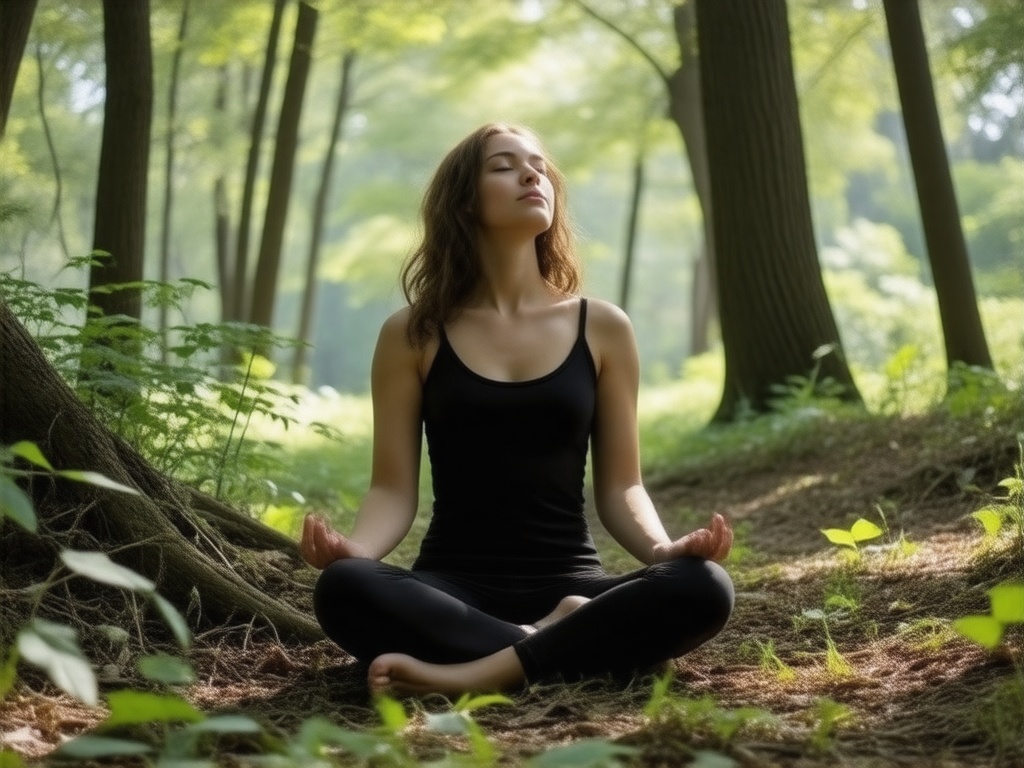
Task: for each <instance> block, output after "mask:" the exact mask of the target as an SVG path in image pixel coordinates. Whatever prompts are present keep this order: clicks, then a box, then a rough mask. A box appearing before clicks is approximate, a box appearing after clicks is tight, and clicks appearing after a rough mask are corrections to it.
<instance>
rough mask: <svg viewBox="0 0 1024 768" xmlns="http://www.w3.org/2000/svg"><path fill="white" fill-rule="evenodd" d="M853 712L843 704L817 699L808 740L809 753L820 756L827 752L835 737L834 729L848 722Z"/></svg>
mask: <svg viewBox="0 0 1024 768" xmlns="http://www.w3.org/2000/svg"><path fill="white" fill-rule="evenodd" d="M852 716H853V712H852V711H851V710H850V708H849V707H848V706H846V705H845V704H840V703H839V702H837V701H833V700H832V699H825V698H822V699H818V700H817V701H815V703H814V710H813V719H812V728H811V733H810V737H809V739H808V746H809V747H810V750H811V752H813V753H815V754H822V753H824V752H826V751H828V748H829V747H830V746H831V744H832V740H833V738H834V737H835V732H836V729H837V728H838V727H839V726H840V725H841V724H843V723H847V722H849V720H850V719H851V718H852Z"/></svg>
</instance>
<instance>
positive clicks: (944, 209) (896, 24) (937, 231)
mask: <svg viewBox="0 0 1024 768" xmlns="http://www.w3.org/2000/svg"><path fill="white" fill-rule="evenodd" d="M883 5H884V7H885V19H886V23H887V25H888V28H889V45H890V46H891V48H892V62H893V69H894V70H895V72H896V85H897V87H898V89H899V94H900V106H901V107H902V110H903V124H904V125H905V126H906V131H907V148H908V150H909V151H910V163H911V165H912V166H913V169H914V182H915V184H916V186H917V200H918V203H919V204H920V207H921V223H922V225H923V227H924V239H925V243H926V244H927V246H928V260H929V262H930V263H931V268H932V279H933V280H934V281H935V294H936V296H937V297H938V301H939V316H940V317H941V319H942V335H943V337H944V339H945V342H946V361H947V363H948V364H949V365H950V366H952V365H953V364H954V363H966V364H967V365H977V366H981V367H983V368H992V358H991V356H990V355H989V351H988V344H987V343H986V341H985V331H984V330H983V328H982V325H981V316H980V314H979V313H978V300H977V297H976V296H975V293H974V281H973V278H972V276H971V265H970V261H969V259H968V257H967V244H966V242H965V240H964V233H963V228H962V227H961V225H960V211H959V209H958V207H957V202H956V192H955V191H954V189H953V178H952V176H951V175H950V171H949V159H948V158H947V156H946V143H945V141H943V138H942V125H941V123H940V122H939V110H938V107H937V106H936V105H935V90H934V88H933V86H932V76H931V70H930V69H929V67H928V50H927V48H926V47H925V40H924V30H923V29H922V28H921V15H920V10H919V8H918V4H917V0H884V1H883Z"/></svg>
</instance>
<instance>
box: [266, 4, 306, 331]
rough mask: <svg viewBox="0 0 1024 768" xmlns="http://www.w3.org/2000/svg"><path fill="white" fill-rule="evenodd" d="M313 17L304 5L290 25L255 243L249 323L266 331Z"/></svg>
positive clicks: (271, 314)
mask: <svg viewBox="0 0 1024 768" xmlns="http://www.w3.org/2000/svg"><path fill="white" fill-rule="evenodd" d="M318 16H319V12H318V11H317V10H316V9H315V8H313V6H311V5H309V4H307V3H305V2H300V3H299V18H298V21H296V23H295V40H294V42H293V45H292V56H291V61H290V63H289V65H288V79H287V81H285V86H284V98H283V99H282V102H281V116H280V120H279V121H278V125H277V141H276V142H275V144H274V164H273V167H272V169H271V172H270V191H269V193H268V194H267V210H266V214H265V216H264V219H263V237H262V238H261V239H260V252H259V259H258V260H257V262H256V275H255V277H254V278H253V286H252V302H251V303H250V305H249V322H251V323H254V324H256V325H262V326H263V327H264V328H271V327H273V323H274V302H275V301H276V299H277V274H278V268H279V266H280V264H281V246H282V244H283V242H284V225H285V220H286V219H287V218H288V203H289V201H290V199H291V193H292V174H293V172H294V170H295V151H296V148H297V147H298V143H299V118H300V117H302V102H303V100H304V98H305V95H306V80H307V79H308V76H309V68H310V60H311V59H312V53H313V38H314V36H315V35H316V23H317V17H318Z"/></svg>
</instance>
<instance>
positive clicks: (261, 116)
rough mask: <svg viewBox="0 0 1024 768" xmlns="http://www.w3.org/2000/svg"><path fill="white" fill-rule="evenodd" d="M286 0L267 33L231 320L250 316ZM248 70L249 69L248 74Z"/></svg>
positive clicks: (279, 0) (278, 3) (277, 6)
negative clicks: (263, 158) (256, 204)
mask: <svg viewBox="0 0 1024 768" xmlns="http://www.w3.org/2000/svg"><path fill="white" fill-rule="evenodd" d="M285 5H286V0H274V14H273V16H272V17H271V20H270V31H269V33H268V34H267V49H266V52H265V55H264V59H263V74H262V75H261V76H260V89H259V94H258V95H257V97H256V109H255V111H254V112H253V116H252V132H251V133H250V135H249V158H248V160H247V162H246V165H245V181H244V183H243V185H242V210H241V213H240V214H239V216H238V236H237V237H236V238H235V269H234V274H233V275H232V286H231V290H232V298H231V307H230V314H228V319H230V320H245V319H246V317H247V316H248V307H247V305H246V300H247V299H248V296H247V285H248V282H247V281H248V273H249V235H250V231H251V230H252V202H253V198H254V197H255V194H256V175H257V171H258V170H259V164H260V148H261V146H262V144H263V126H264V125H265V124H266V120H267V102H268V101H269V100H270V84H271V82H272V81H273V78H274V65H275V64H276V62H277V40H278V38H279V37H280V36H281V17H282V16H284V8H285ZM248 71H249V70H248V69H246V70H245V72H246V73H248Z"/></svg>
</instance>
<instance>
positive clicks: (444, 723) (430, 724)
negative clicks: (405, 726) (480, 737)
mask: <svg viewBox="0 0 1024 768" xmlns="http://www.w3.org/2000/svg"><path fill="white" fill-rule="evenodd" d="M426 727H427V730H428V731H433V732H434V733H452V734H456V735H458V736H463V735H465V734H467V733H469V720H467V719H466V716H465V715H463V714H462V713H461V712H437V713H434V712H428V713H427V718H426Z"/></svg>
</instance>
